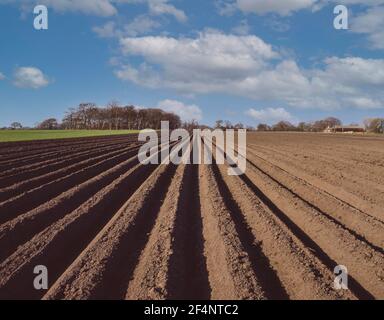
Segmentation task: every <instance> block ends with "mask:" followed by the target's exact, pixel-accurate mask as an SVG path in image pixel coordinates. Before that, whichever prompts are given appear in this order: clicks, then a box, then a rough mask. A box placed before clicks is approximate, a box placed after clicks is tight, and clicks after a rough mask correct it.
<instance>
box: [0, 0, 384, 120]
mask: <svg viewBox="0 0 384 320" xmlns="http://www.w3.org/2000/svg"><path fill="white" fill-rule="evenodd" d="M37 3H39V4H45V5H47V7H48V10H49V29H48V30H44V31H37V30H35V29H34V28H33V19H34V15H33V7H34V6H35V5H36V4H37ZM338 4H344V5H345V6H346V7H347V8H348V12H349V30H336V29H335V28H334V26H333V19H334V17H335V15H334V13H333V10H334V7H335V6H336V5H338ZM0 43H1V47H0V111H1V118H0V127H2V126H8V125H9V124H10V123H11V122H13V121H20V122H21V123H22V124H23V125H25V126H33V125H34V124H36V123H37V122H39V121H41V120H43V119H45V118H47V117H56V118H58V119H61V118H62V117H63V115H64V112H65V111H66V110H67V109H68V108H69V107H73V106H76V105H78V104H79V103H80V102H95V103H97V104H98V105H100V106H104V105H106V104H107V103H108V102H110V101H111V100H117V101H119V102H120V103H121V104H133V105H137V106H140V107H161V108H163V109H166V110H168V111H173V112H176V113H178V114H179V115H180V116H181V117H182V118H183V119H184V120H190V119H192V118H195V119H198V120H199V121H200V122H202V123H206V124H213V123H214V121H215V120H217V119H228V120H230V121H232V122H233V123H236V122H243V123H245V124H248V125H257V124H258V123H261V122H266V123H275V122H277V121H279V120H288V121H291V122H298V121H311V120H316V119H320V118H323V117H326V116H337V117H339V118H341V119H342V120H343V122H344V123H352V122H357V123H360V122H361V121H362V120H363V119H364V118H367V117H374V116H383V115H384V112H383V108H384V90H383V88H384V55H383V54H384V0H368V1H359V0H340V1H333V0H329V1H328V0H286V1H277V0H268V1H267V0H220V1H219V0H217V1H214V0H212V1H207V0H194V1H187V0H174V1H171V0H169V1H168V0H92V1H90V0H82V1H74V2H72V1H70V0H40V1H34V0H18V1H15V0H0Z"/></svg>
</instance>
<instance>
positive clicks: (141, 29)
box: [92, 15, 160, 38]
mask: <svg viewBox="0 0 384 320" xmlns="http://www.w3.org/2000/svg"><path fill="white" fill-rule="evenodd" d="M158 27H160V23H158V22H157V21H155V20H153V19H151V18H150V17H149V16H147V15H140V16H137V17H136V18H135V19H133V20H132V21H131V22H130V23H127V24H125V25H123V26H121V27H120V28H119V27H117V25H116V23H115V22H114V21H109V22H107V23H105V24H104V25H102V26H96V27H93V29H92V30H93V31H94V32H95V33H96V34H97V35H98V36H99V37H100V38H115V37H116V38H120V37H124V36H130V37H136V36H139V35H144V34H147V33H150V32H152V31H153V30H155V29H156V28H158Z"/></svg>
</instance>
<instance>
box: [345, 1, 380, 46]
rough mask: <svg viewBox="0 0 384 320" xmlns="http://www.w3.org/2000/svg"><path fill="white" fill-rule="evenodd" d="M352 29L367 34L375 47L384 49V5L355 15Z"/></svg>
mask: <svg viewBox="0 0 384 320" xmlns="http://www.w3.org/2000/svg"><path fill="white" fill-rule="evenodd" d="M351 30H352V32H355V33H361V34H367V35H368V39H369V41H370V44H371V46H372V48H373V49H384V6H381V7H373V8H370V9H368V10H367V11H366V12H364V13H362V14H360V15H358V16H356V17H354V19H353V20H352V26H351Z"/></svg>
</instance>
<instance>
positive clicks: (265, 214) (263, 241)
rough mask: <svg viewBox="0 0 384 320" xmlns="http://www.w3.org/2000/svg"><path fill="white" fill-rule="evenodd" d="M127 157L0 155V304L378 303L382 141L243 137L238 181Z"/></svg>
mask: <svg viewBox="0 0 384 320" xmlns="http://www.w3.org/2000/svg"><path fill="white" fill-rule="evenodd" d="M139 146H140V145H139V143H138V142H137V136H134V135H133V136H117V137H99V138H86V139H70V140H59V141H38V142H31V143H6V144H0V168H1V172H0V248H1V250H0V299H252V300H253V299H331V300H334V299H384V249H383V247H384V213H383V210H382V207H383V205H384V200H383V199H384V187H383V183H382V181H383V179H384V161H383V156H384V148H383V146H384V139H382V138H379V137H356V136H344V135H321V134H320V135H318V134H280V133H276V134H274V133H265V134H263V133H258V134H249V135H248V148H247V171H246V174H245V175H243V176H238V177H237V176H228V175H227V168H228V165H227V164H224V165H217V164H213V165H179V166H175V165H172V164H169V165H147V166H143V165H141V164H140V163H139V162H138V160H137V152H138V149H139ZM36 265H45V266H47V268H48V271H49V290H47V291H38V290H35V289H34V288H33V279H34V277H35V276H36V275H34V274H33V269H34V267H35V266H36ZM337 265H345V266H346V267H347V268H348V271H349V290H335V289H334V286H333V280H334V277H335V275H334V274H333V269H334V267H335V266H337Z"/></svg>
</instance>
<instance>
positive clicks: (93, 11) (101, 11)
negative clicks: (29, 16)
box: [0, 0, 117, 17]
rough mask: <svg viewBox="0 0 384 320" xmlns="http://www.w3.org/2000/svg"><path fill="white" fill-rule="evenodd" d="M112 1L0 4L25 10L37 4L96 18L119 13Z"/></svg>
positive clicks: (42, 0) (35, 0)
mask: <svg viewBox="0 0 384 320" xmlns="http://www.w3.org/2000/svg"><path fill="white" fill-rule="evenodd" d="M113 2H114V1H111V0H81V1H73V0H0V4H8V3H16V4H19V5H21V7H22V8H23V9H26V8H28V7H32V6H35V5H37V4H40V5H46V6H48V7H49V8H52V9H53V10H55V11H57V12H78V13H83V14H89V15H96V16H103V17H108V16H113V15H115V14H116V13H117V10H116V8H115V6H114V5H113Z"/></svg>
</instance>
